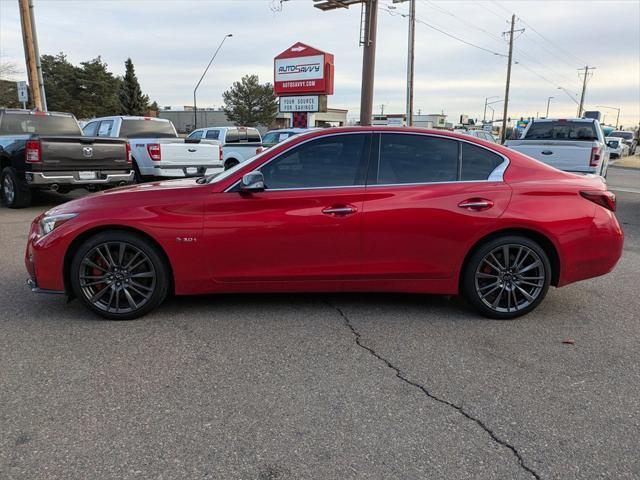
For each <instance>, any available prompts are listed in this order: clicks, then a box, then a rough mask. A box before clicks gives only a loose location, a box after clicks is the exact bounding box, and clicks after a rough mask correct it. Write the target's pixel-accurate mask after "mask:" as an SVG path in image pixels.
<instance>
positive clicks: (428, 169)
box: [377, 134, 458, 184]
mask: <svg viewBox="0 0 640 480" xmlns="http://www.w3.org/2000/svg"><path fill="white" fill-rule="evenodd" d="M457 177H458V142H457V141H456V140H450V139H447V138H437V137H429V136H426V135H403V134H382V137H381V139H380V158H379V163H378V179H377V183H378V184H402V183H430V182H453V181H456V180H457Z"/></svg>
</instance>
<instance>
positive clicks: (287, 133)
mask: <svg viewBox="0 0 640 480" xmlns="http://www.w3.org/2000/svg"><path fill="white" fill-rule="evenodd" d="M309 130H311V129H309V128H279V129H277V130H269V131H268V132H267V133H265V134H264V137H262V146H263V147H264V148H271V147H273V146H274V145H277V144H278V143H280V142H282V141H283V140H286V139H287V138H289V137H291V136H293V135H299V134H301V133H307V132H308V131H309Z"/></svg>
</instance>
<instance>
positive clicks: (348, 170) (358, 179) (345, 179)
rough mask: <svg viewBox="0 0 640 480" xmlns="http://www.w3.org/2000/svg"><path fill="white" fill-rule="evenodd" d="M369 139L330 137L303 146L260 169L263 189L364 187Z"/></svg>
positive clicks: (363, 136) (359, 136)
mask: <svg viewBox="0 0 640 480" xmlns="http://www.w3.org/2000/svg"><path fill="white" fill-rule="evenodd" d="M369 138H370V137H369V135H368V134H364V133H362V134H361V133H359V134H345V135H333V136H328V137H324V138H319V139H316V140H311V141H308V142H305V143H303V144H302V145H299V146H297V147H295V148H293V149H292V150H291V151H289V152H286V153H283V154H282V155H280V156H279V157H277V158H276V159H275V160H273V161H271V162H270V163H268V164H267V165H265V166H263V167H262V168H261V169H260V171H261V172H262V174H263V175H264V181H265V187H266V188H267V190H273V189H295V188H318V187H345V186H351V185H362V184H364V177H365V172H366V168H367V157H368V148H367V144H368V140H369Z"/></svg>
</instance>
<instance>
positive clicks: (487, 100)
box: [482, 95, 499, 123]
mask: <svg viewBox="0 0 640 480" xmlns="http://www.w3.org/2000/svg"><path fill="white" fill-rule="evenodd" d="M492 98H499V95H494V96H492V97H487V98H485V99H484V113H483V114H482V123H484V122H485V121H486V120H487V105H489V100H491V99H492ZM491 103H497V102H491ZM492 110H493V109H492Z"/></svg>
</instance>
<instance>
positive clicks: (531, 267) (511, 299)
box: [475, 244, 547, 313]
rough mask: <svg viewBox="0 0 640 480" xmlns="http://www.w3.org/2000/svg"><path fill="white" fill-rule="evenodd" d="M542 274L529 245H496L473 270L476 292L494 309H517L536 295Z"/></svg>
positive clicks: (536, 296)
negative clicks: (474, 270)
mask: <svg viewBox="0 0 640 480" xmlns="http://www.w3.org/2000/svg"><path fill="white" fill-rule="evenodd" d="M546 275H547V272H546V270H545V267H544V263H543V261H542V259H541V258H540V256H539V255H538V254H537V253H536V252H535V251H534V250H532V249H531V248H529V247H527V246H525V245H518V244H505V245H500V246H498V247H496V248H494V249H493V250H491V251H490V252H489V253H488V254H487V255H485V256H484V258H483V259H482V260H481V261H480V263H479V265H478V268H477V269H476V272H475V288H476V293H477V294H478V297H479V298H480V300H481V301H482V303H484V304H485V305H486V306H487V307H489V308H490V309H492V310H494V311H496V312H500V313H511V312H518V311H520V310H523V309H525V308H527V307H528V306H529V305H531V304H532V303H533V302H535V301H536V299H537V298H538V297H539V296H540V294H541V293H542V291H543V289H544V286H545V280H546Z"/></svg>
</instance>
